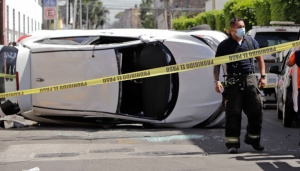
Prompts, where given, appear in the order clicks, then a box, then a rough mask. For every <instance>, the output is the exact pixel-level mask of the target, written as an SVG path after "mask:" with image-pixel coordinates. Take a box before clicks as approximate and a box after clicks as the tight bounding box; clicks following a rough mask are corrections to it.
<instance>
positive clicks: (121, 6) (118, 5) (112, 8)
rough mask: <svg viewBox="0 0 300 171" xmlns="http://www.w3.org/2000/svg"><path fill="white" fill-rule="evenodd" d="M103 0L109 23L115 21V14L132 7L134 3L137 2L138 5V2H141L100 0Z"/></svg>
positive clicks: (134, 0) (139, 0)
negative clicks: (107, 11)
mask: <svg viewBox="0 0 300 171" xmlns="http://www.w3.org/2000/svg"><path fill="white" fill-rule="evenodd" d="M101 1H102V2H103V6H105V7H106V8H107V9H108V10H109V12H110V14H109V19H110V22H109V23H110V24H112V23H113V22H114V21H117V20H116V19H115V15H116V14H117V13H119V12H121V11H124V10H125V9H129V8H134V5H135V4H137V5H138V6H139V5H140V3H142V0H101Z"/></svg>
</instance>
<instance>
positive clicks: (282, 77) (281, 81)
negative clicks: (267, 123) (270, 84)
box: [270, 49, 298, 127]
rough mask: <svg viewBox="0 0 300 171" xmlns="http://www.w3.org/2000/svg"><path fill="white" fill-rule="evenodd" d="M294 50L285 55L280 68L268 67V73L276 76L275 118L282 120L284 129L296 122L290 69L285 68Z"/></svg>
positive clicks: (276, 66)
mask: <svg viewBox="0 0 300 171" xmlns="http://www.w3.org/2000/svg"><path fill="white" fill-rule="evenodd" d="M293 51H294V49H290V50H289V51H288V53H287V55H286V56H285V57H284V58H283V60H282V62H281V63H280V64H281V66H278V65H275V66H271V67H270V73H273V74H276V75H277V76H278V79H277V80H278V81H277V83H276V88H275V90H276V97H277V116H278V119H282V121H283V122H282V123H283V126H284V127H291V126H292V125H293V122H294V121H297V117H298V116H297V113H296V112H295V111H294V108H293V105H294V103H293V84H292V73H291V71H292V68H291V67H289V66H287V65H286V63H287V62H288V60H289V57H290V55H291V54H292V53H293Z"/></svg>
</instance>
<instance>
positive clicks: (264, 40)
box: [255, 32, 298, 48]
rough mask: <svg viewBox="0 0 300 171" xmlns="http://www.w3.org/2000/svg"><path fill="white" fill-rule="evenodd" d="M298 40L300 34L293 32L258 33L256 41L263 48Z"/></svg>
mask: <svg viewBox="0 0 300 171" xmlns="http://www.w3.org/2000/svg"><path fill="white" fill-rule="evenodd" d="M297 39H298V33H292V32H286V33H284V32H258V33H256V35H255V40H256V41H257V42H258V44H259V46H260V47H261V48H263V47H268V46H274V45H278V44H282V43H287V42H291V41H295V40H297Z"/></svg>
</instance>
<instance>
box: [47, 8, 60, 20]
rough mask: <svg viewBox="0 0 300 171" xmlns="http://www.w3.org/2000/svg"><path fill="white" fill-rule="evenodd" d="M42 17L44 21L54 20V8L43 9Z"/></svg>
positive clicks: (55, 13)
mask: <svg viewBox="0 0 300 171" xmlns="http://www.w3.org/2000/svg"><path fill="white" fill-rule="evenodd" d="M44 15H45V19H46V20H53V19H55V18H56V15H57V12H56V8H52V7H45V8H44Z"/></svg>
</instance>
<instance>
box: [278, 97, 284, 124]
mask: <svg viewBox="0 0 300 171" xmlns="http://www.w3.org/2000/svg"><path fill="white" fill-rule="evenodd" d="M282 113H283V112H282V111H281V110H280V109H279V103H278V101H277V118H278V119H279V120H282Z"/></svg>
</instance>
